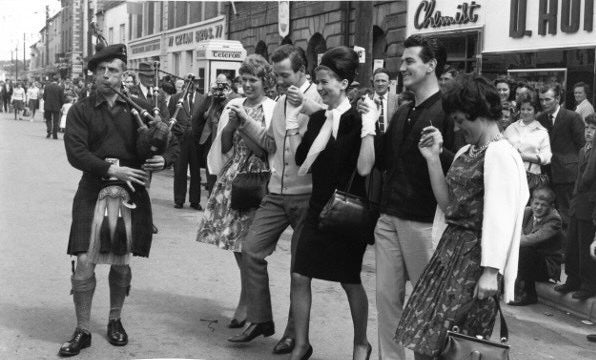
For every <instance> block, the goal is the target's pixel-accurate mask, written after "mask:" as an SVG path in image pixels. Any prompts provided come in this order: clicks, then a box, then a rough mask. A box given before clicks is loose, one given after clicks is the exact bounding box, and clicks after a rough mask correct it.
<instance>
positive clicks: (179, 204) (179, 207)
mask: <svg viewBox="0 0 596 360" xmlns="http://www.w3.org/2000/svg"><path fill="white" fill-rule="evenodd" d="M174 207H175V208H176V209H182V208H183V207H184V205H182V204H181V203H175V204H174Z"/></svg>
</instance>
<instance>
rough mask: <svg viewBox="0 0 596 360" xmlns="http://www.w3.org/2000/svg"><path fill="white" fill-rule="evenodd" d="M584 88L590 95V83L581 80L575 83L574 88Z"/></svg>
mask: <svg viewBox="0 0 596 360" xmlns="http://www.w3.org/2000/svg"><path fill="white" fill-rule="evenodd" d="M578 87H581V88H584V92H585V93H586V96H588V93H589V92H590V85H588V84H586V83H585V82H583V81H580V82H578V83H576V84H575V85H573V90H575V88H578Z"/></svg>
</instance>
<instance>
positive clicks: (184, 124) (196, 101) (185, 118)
mask: <svg viewBox="0 0 596 360" xmlns="http://www.w3.org/2000/svg"><path fill="white" fill-rule="evenodd" d="M193 95H194V98H193V101H192V108H191V106H190V103H189V101H188V95H187V96H186V97H185V99H184V100H183V102H182V108H181V109H180V110H179V111H178V114H177V115H176V126H175V127H174V128H172V132H173V133H174V134H175V135H176V136H178V137H181V136H182V135H183V134H184V133H186V132H188V131H191V129H192V123H191V117H192V115H193V114H194V113H195V111H196V110H197V109H198V108H199V107H201V104H202V103H203V101H204V99H205V97H204V96H203V95H202V94H199V93H198V92H196V91H195V92H193ZM181 96H182V93H178V94H174V95H172V97H171V98H170V104H169V105H168V107H169V108H170V116H172V117H173V116H174V114H175V112H176V108H177V104H178V101H179V100H180V97H181Z"/></svg>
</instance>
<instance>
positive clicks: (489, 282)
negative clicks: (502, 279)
mask: <svg viewBox="0 0 596 360" xmlns="http://www.w3.org/2000/svg"><path fill="white" fill-rule="evenodd" d="M498 274H499V270H497V269H495V268H491V267H485V268H484V272H482V275H480V279H478V282H477V283H476V287H475V288H474V297H475V298H477V299H478V300H484V299H488V298H489V297H491V296H494V295H496V294H497V293H498V291H499V280H498V278H497V275H498Z"/></svg>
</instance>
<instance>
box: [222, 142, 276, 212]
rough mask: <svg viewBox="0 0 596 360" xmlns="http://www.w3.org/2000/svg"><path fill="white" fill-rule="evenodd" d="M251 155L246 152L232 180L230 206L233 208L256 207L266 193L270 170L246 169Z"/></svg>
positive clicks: (247, 208) (246, 208)
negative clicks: (246, 154) (244, 158)
mask: <svg viewBox="0 0 596 360" xmlns="http://www.w3.org/2000/svg"><path fill="white" fill-rule="evenodd" d="M251 156H252V152H250V153H249V154H248V156H247V157H246V160H245V161H244V163H243V164H242V165H241V166H240V168H239V169H238V174H236V177H235V178H234V180H233V181H232V195H231V203H230V207H231V208H232V209H234V210H239V211H243V210H249V209H253V208H256V207H258V206H259V205H260V204H261V200H263V197H264V196H265V194H266V193H267V184H268V183H269V178H270V177H271V171H270V170H260V171H253V172H251V171H248V169H247V166H248V162H249V161H250V157H251Z"/></svg>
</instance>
